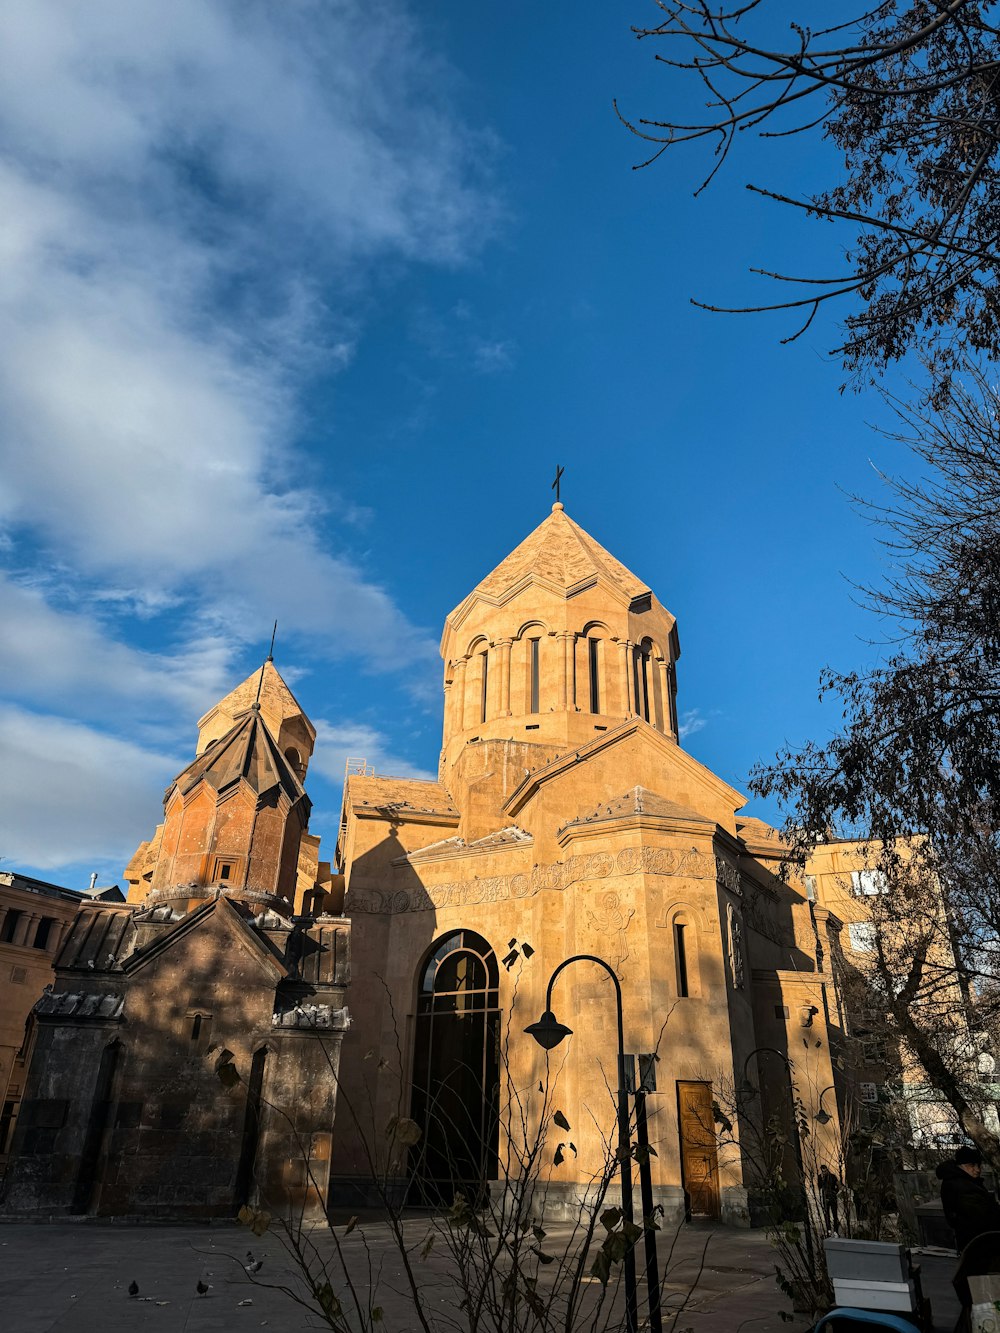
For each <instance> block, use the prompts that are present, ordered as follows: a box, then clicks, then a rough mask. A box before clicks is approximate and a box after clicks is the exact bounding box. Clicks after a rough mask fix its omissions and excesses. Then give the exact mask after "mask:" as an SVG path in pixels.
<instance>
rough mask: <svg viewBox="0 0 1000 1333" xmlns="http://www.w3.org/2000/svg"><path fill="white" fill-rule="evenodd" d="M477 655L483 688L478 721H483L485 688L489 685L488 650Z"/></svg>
mask: <svg viewBox="0 0 1000 1333" xmlns="http://www.w3.org/2000/svg"><path fill="white" fill-rule="evenodd" d="M479 656H480V658H481V660H482V663H483V689H482V695H481V697H480V700H479V720H480V722H485V721H486V690H487V686H488V685H489V660H490V655H489V650H487V651H485V652H482V653H480V654H479Z"/></svg>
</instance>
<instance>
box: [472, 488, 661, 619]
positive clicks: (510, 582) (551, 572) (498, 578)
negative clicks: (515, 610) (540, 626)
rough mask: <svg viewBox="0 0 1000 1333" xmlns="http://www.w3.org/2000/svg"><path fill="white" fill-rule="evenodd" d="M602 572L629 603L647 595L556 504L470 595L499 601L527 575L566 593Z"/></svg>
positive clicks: (643, 586)
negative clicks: (563, 589) (542, 580)
mask: <svg viewBox="0 0 1000 1333" xmlns="http://www.w3.org/2000/svg"><path fill="white" fill-rule="evenodd" d="M600 574H603V575H604V577H605V578H606V579H607V580H608V581H609V582H610V583H612V584H613V585H614V586H615V587H617V588H618V589H619V590H620V591H621V592H622V593H624V595H625V596H626V597H627V598H628V599H629V600H630V601H631V600H632V599H633V598H636V597H642V596H645V595H646V594H648V592H649V587H648V585H647V584H645V583H643V582H642V581H641V580H640V579H637V578H636V576H635V575H634V574H633V573H632V571H631V570H629V569H626V568H625V566H624V565H623V564H622V563H621V561H620V560H616V559H615V557H614V556H613V555H612V554H611V553H610V552H609V551H606V550H605V549H604V547H603V546H601V544H600V543H599V542H596V541H595V540H594V538H593V537H591V535H590V534H589V533H588V532H584V530H583V528H581V527H580V525H579V524H578V523H574V522H573V520H572V519H571V518H570V517H569V515H568V514H567V513H566V512H565V510H564V509H563V508H562V507H561V506H560V507H559V508H558V509H553V511H552V513H551V514H549V516H548V517H547V518H546V519H545V520H544V521H543V522H542V523H540V524H539V525H538V527H537V528H535V530H534V532H532V533H530V534H529V535H528V536H527V537H525V539H524V541H523V542H521V544H520V546H517V547H515V548H514V550H513V551H511V553H510V555H508V556H507V557H506V559H505V560H501V562H500V564H499V565H497V567H496V569H494V570H493V571H492V572H491V573H489V574H487V575H486V577H485V578H484V579H483V580H482V581H481V582H480V583H479V584H478V585H477V587H476V588H475V590H474V592H473V596H475V594H476V593H480V594H482V595H484V596H486V597H488V598H491V599H496V600H500V599H501V598H502V597H503V596H504V594H505V593H506V592H508V591H509V590H510V589H511V588H513V587H515V586H516V585H517V584H519V583H521V582H522V581H523V580H525V579H526V578H529V577H531V576H537V577H539V578H541V579H544V580H545V581H546V582H548V583H552V584H555V586H556V587H558V588H565V589H569V588H573V587H575V586H576V585H577V584H579V583H582V582H584V581H585V580H586V579H588V578H593V577H595V576H596V575H600ZM453 614H454V613H453Z"/></svg>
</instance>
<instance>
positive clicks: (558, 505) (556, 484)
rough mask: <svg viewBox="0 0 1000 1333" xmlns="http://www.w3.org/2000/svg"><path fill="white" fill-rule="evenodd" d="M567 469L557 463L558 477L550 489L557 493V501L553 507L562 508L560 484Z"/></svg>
mask: <svg viewBox="0 0 1000 1333" xmlns="http://www.w3.org/2000/svg"><path fill="white" fill-rule="evenodd" d="M565 471H566V469H565V468H564V467H560V466H559V464H558V463H557V464H556V479H555V481H554V482H553V483H552V485H551V487H550V489H551V490H553V491H555V493H556V502H555V504H554V505H553V506H552V507H553V509H562V504H561V503H560V502H561V500H562V496H561V495H560V494H559V484H560V482H561V481H562V475H563V473H564V472H565Z"/></svg>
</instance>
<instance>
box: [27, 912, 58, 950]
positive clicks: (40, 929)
mask: <svg viewBox="0 0 1000 1333" xmlns="http://www.w3.org/2000/svg"><path fill="white" fill-rule="evenodd" d="M53 924H54V923H53V920H52V918H51V917H50V916H43V917H42V919H41V921H39V923H38V925H37V926H36V927H35V938H34V939H33V940H32V944H33V946H34V947H35V948H36V949H45V948H47V947H48V943H49V935H50V934H51V932H52V926H53Z"/></svg>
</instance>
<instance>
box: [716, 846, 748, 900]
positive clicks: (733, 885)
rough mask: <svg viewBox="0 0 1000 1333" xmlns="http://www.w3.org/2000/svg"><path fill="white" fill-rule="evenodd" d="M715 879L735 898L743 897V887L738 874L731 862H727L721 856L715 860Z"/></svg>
mask: <svg viewBox="0 0 1000 1333" xmlns="http://www.w3.org/2000/svg"><path fill="white" fill-rule="evenodd" d="M715 877H716V879H717V880H718V882H719V883H720V884H721V885H722V887H723V888H724V889H728V890H729V892H730V893H732V894H735V895H736V897H737V898H742V897H743V885H742V884H741V883H740V872H739V870H737V868H736V866H734V865H733V864H732V862H731V861H727V860H726V859H725V857H723V856H717V857H716V858H715Z"/></svg>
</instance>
